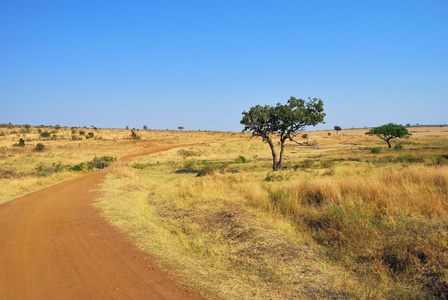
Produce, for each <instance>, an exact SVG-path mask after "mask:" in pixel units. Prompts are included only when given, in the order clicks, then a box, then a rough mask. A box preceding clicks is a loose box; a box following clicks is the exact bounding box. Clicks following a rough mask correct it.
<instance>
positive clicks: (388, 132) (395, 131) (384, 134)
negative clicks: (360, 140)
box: [365, 123, 411, 148]
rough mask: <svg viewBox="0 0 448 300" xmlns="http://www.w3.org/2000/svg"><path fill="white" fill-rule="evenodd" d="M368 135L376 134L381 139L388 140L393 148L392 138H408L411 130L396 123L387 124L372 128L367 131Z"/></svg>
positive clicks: (388, 143)
mask: <svg viewBox="0 0 448 300" xmlns="http://www.w3.org/2000/svg"><path fill="white" fill-rule="evenodd" d="M365 134H366V135H376V136H377V137H379V138H380V139H382V140H384V141H386V143H387V145H388V146H389V148H392V146H391V144H390V140H392V139H395V138H406V137H409V136H411V134H410V133H409V131H408V130H407V129H406V127H404V126H403V125H398V124H394V123H389V124H385V125H382V126H379V127H375V128H372V129H370V130H369V131H367V132H366V133H365Z"/></svg>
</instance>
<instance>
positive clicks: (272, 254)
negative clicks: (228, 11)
mask: <svg viewBox="0 0 448 300" xmlns="http://www.w3.org/2000/svg"><path fill="white" fill-rule="evenodd" d="M419 130H421V131H424V132H417V133H414V136H413V138H411V139H409V140H405V141H401V142H402V143H403V145H404V150H400V151H394V150H388V149H386V145H385V143H382V142H381V141H380V140H377V139H375V138H371V137H367V136H364V135H363V133H364V132H365V130H351V131H349V130H347V131H341V132H339V135H335V134H332V135H331V136H328V134H327V132H312V133H310V139H309V140H310V142H312V145H310V146H304V147H303V146H302V147H300V146H296V145H294V144H289V145H287V152H286V166H287V169H285V170H282V171H280V172H271V171H270V169H271V164H272V161H271V156H270V151H269V147H267V145H266V144H264V143H262V142H261V141H260V140H257V139H252V140H245V141H244V140H242V141H238V140H236V141H233V142H232V143H227V142H222V141H218V142H209V143H202V144H199V145H194V146H188V147H182V148H180V149H172V150H170V151H167V152H164V153H157V154H154V155H148V156H145V157H140V158H136V159H134V160H133V161H132V162H130V163H129V165H130V166H134V167H135V168H129V167H126V168H124V169H122V170H121V169H117V170H115V171H114V172H116V173H114V174H110V175H109V177H108V179H107V180H106V182H105V184H104V186H103V191H104V192H105V193H106V197H105V198H104V199H102V200H101V201H100V204H99V205H100V206H101V207H103V208H104V209H105V215H106V216H107V217H109V218H112V219H113V220H114V222H115V223H116V224H117V225H119V226H121V227H122V228H126V230H127V231H128V232H129V234H130V235H132V236H133V237H135V238H136V240H137V243H138V245H139V246H140V247H142V248H143V249H146V250H147V251H149V252H151V253H153V254H155V255H157V256H158V257H159V258H160V260H161V261H162V262H164V263H168V264H170V265H171V266H177V268H176V270H177V274H182V275H183V278H186V279H185V284H189V285H193V286H196V287H200V288H202V289H203V290H204V289H205V290H206V291H209V292H210V293H211V295H214V296H219V297H222V298H225V299H227V298H232V299H233V298H235V299H247V298H253V299H267V298H272V299H279V298H282V299H283V298H329V297H336V298H344V297H348V298H369V299H370V298H374V299H375V298H377V299H382V298H410V297H421V298H427V297H430V296H431V295H432V296H433V297H441V296H444V295H445V296H446V295H447V294H446V293H447V291H446V287H447V286H448V285H447V275H446V271H444V270H446V269H447V266H448V259H447V257H448V237H447V234H446V232H447V230H446V229H447V228H448V227H447V220H448V218H447V217H448V215H447V212H448V199H447V195H448V192H447V185H448V184H447V183H448V182H447V180H448V169H447V167H446V165H441V164H440V162H442V163H443V159H441V158H440V155H442V154H443V155H446V154H448V134H447V133H445V132H441V131H440V129H439V128H429V129H425V128H423V129H421V128H420V129H419ZM427 130H430V132H427ZM437 130H439V131H437ZM395 143H396V142H395ZM378 146H379V147H381V148H382V150H383V151H382V153H379V154H373V153H371V152H370V149H371V148H373V147H378ZM437 155H439V156H437ZM241 156H244V161H246V162H245V163H242V161H243V160H241V158H240V157H241ZM137 167H138V168H139V169H137ZM203 170H207V172H204V173H201V171H203ZM197 171H198V172H200V173H199V174H205V176H200V177H198V176H197V174H196V173H193V172H197ZM112 191H114V192H112ZM114 193H116V194H114ZM128 201H129V202H128ZM130 202H132V203H130ZM209 295H210V294H209Z"/></svg>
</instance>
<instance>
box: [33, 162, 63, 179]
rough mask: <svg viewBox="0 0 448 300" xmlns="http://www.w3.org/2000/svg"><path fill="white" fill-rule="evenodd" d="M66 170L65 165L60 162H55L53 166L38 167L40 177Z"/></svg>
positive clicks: (37, 173) (37, 171) (37, 172)
mask: <svg viewBox="0 0 448 300" xmlns="http://www.w3.org/2000/svg"><path fill="white" fill-rule="evenodd" d="M63 170H64V167H63V166H61V164H60V163H58V164H56V163H53V164H52V165H51V166H47V167H45V166H43V165H39V166H38V167H37V168H36V175H37V176H40V177H45V176H49V175H51V174H53V173H58V172H62V171H63Z"/></svg>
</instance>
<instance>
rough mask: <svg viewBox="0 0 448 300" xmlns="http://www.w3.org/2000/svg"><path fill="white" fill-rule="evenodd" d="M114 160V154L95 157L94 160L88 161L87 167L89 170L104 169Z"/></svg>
mask: <svg viewBox="0 0 448 300" xmlns="http://www.w3.org/2000/svg"><path fill="white" fill-rule="evenodd" d="M114 161H115V157H113V156H103V157H95V158H94V159H93V160H91V161H89V162H87V168H88V169H89V170H93V169H104V168H107V167H108V166H110V164H111V163H112V162H114Z"/></svg>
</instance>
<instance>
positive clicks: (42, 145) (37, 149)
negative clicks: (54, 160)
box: [34, 143, 45, 152]
mask: <svg viewBox="0 0 448 300" xmlns="http://www.w3.org/2000/svg"><path fill="white" fill-rule="evenodd" d="M44 149H45V145H44V144H42V143H38V144H37V145H36V148H34V150H36V151H37V152H42V151H44Z"/></svg>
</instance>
